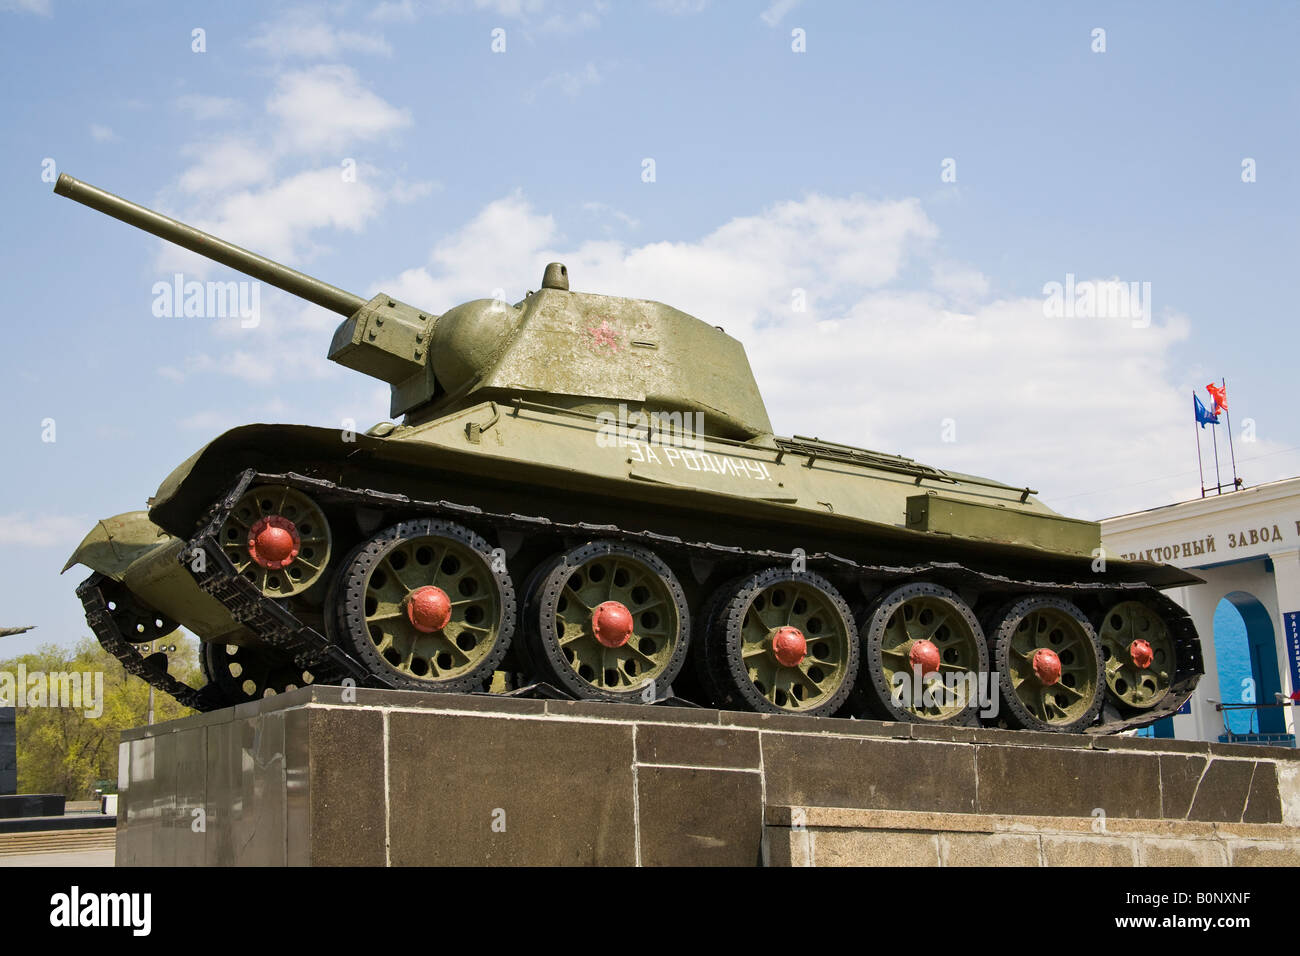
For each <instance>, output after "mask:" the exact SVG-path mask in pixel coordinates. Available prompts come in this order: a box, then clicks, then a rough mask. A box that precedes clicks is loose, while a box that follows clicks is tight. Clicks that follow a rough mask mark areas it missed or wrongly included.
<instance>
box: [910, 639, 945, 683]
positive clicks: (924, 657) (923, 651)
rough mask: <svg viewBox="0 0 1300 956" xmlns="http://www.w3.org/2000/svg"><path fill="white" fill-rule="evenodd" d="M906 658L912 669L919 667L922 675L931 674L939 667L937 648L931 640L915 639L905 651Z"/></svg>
mask: <svg viewBox="0 0 1300 956" xmlns="http://www.w3.org/2000/svg"><path fill="white" fill-rule="evenodd" d="M907 660H908V662H909V663H910V664H911V665H912V670H916V669H917V668H920V670H921V673H922V675H924V674H932V673H934V672H935V671H937V670H938V669H939V648H937V647H935V646H934V642H933V641H917V642H915V643H914V644H913V645H912V649H911V650H910V651H908V652H907Z"/></svg>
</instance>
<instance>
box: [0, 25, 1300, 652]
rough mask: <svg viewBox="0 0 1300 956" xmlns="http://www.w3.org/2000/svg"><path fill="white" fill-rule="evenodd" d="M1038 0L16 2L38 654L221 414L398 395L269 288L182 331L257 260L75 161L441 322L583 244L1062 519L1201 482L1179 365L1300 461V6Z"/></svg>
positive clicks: (328, 407)
mask: <svg viewBox="0 0 1300 956" xmlns="http://www.w3.org/2000/svg"><path fill="white" fill-rule="evenodd" d="M1046 6H1047V5H1040V4H1032V3H1022V4H1020V3H1002V4H987V5H986V4H979V5H976V4H963V3H951V4H946V3H928V4H926V3H916V4H902V3H899V4H866V3H864V4H847V3H846V4H831V3H825V2H822V3H818V2H813V0H807V2H803V3H789V2H777V3H773V2H771V0H762V2H758V3H721V2H717V0H715V2H712V3H710V2H687V0H682V2H664V3H654V2H647V3H623V4H614V3H590V2H578V3H558V2H551V0H495V2H480V3H476V2H468V0H467V2H461V3H456V2H441V3H419V2H416V0H410V2H388V3H375V2H372V3H338V4H318V5H316V4H313V5H307V4H296V3H284V4H274V3H272V4H262V3H258V4H254V3H226V4H221V5H213V6H212V8H211V9H205V8H204V7H203V6H200V5H197V4H195V5H178V4H164V3H143V2H140V3H116V4H73V3H71V2H67V0H17V2H15V0H4V2H0V27H2V29H0V46H2V49H0V53H2V54H3V55H0V71H3V85H4V89H5V90H6V92H7V95H6V96H5V99H4V101H3V105H0V110H3V124H2V127H0V128H3V130H4V134H5V137H4V142H5V148H4V150H3V151H2V152H0V172H2V173H3V175H2V176H0V190H3V201H4V209H5V212H6V214H5V215H4V216H3V217H2V218H0V238H2V240H3V248H4V256H3V258H2V259H0V274H2V275H3V279H4V286H5V290H6V292H7V293H8V294H7V297H6V298H7V300H8V301H9V303H10V308H11V310H12V314H11V318H10V321H9V322H8V323H7V324H6V330H7V341H6V345H5V348H4V349H3V350H0V381H3V382H4V383H5V385H4V387H5V389H6V394H7V396H8V402H7V405H8V414H6V415H5V416H4V417H3V418H2V419H0V437H2V438H3V445H2V446H0V447H3V448H4V450H5V454H4V467H3V469H0V545H2V546H3V549H2V550H0V574H2V575H3V580H4V581H5V582H6V583H5V585H4V589H3V592H0V596H2V597H3V600H2V601H0V624H6V625H15V624H37V625H40V627H39V630H37V631H36V632H34V633H33V634H32V635H30V636H28V637H23V638H10V639H7V643H6V648H5V651H6V652H8V653H19V652H21V651H23V650H25V649H27V648H28V647H30V646H32V645H33V644H35V643H37V642H40V641H57V642H60V643H66V642H70V641H72V640H75V639H76V638H77V637H79V636H82V635H83V634H85V633H86V629H85V627H84V624H83V623H82V621H81V615H80V609H79V607H78V605H77V602H76V600H75V597H74V595H73V589H74V587H75V585H76V583H77V580H79V577H80V576H82V574H83V572H82V571H81V569H78V570H76V571H70V572H69V573H68V574H67V575H65V576H64V577H62V578H60V577H59V575H58V570H59V568H60V567H61V566H62V564H63V561H64V559H65V558H66V556H67V554H68V553H69V552H70V551H71V549H72V548H73V547H75V545H76V543H77V541H78V540H80V538H81V536H82V534H83V533H84V532H85V531H86V530H88V529H89V527H90V526H91V525H92V524H93V522H94V520H95V519H97V518H99V517H103V516H107V515H112V514H116V513H118V512H122V511H127V510H131V509H135V508H140V507H143V502H144V499H145V498H146V497H147V496H148V495H150V494H152V493H153V491H154V490H155V488H156V487H157V485H158V483H159V482H160V481H161V479H162V478H163V477H164V476H165V475H166V474H167V472H168V471H170V470H171V468H173V467H174V466H175V465H176V464H177V463H179V462H180V461H181V460H182V459H184V458H185V457H186V456H188V455H189V454H190V453H191V452H193V451H194V450H195V449H196V448H197V447H199V446H200V445H201V444H202V443H204V442H205V441H207V440H209V439H210V438H212V437H215V435H216V434H218V433H219V432H220V431H221V430H222V429H224V428H226V427H230V426H233V425H236V424H239V423H242V422H252V421H285V422H303V423H311V424H325V425H337V424H338V423H339V422H340V421H341V420H342V419H343V418H346V417H352V418H355V419H356V420H357V421H358V422H359V423H361V424H362V426H363V427H364V426H365V425H366V424H368V423H369V422H371V421H374V420H378V419H381V418H383V417H384V415H385V413H386V410H387V403H386V399H385V396H384V391H383V388H382V387H381V386H379V384H378V383H376V382H373V381H371V380H368V379H365V378H362V377H360V376H358V375H355V374H353V373H349V372H347V371H346V370H343V369H339V368H335V367H333V366H331V364H330V363H329V362H327V361H326V359H325V352H326V349H327V347H328V343H329V335H330V331H331V330H332V328H333V326H334V325H335V324H336V322H337V317H335V316H333V315H331V314H330V313H326V312H323V311H322V310H319V309H316V308H314V307H311V306H303V305H302V304H300V303H298V302H296V301H295V300H292V299H289V298H287V297H284V296H281V295H279V294H277V293H274V292H273V290H269V289H263V290H262V299H261V305H262V309H261V321H260V322H259V324H258V326H257V327H256V328H242V327H241V325H240V323H239V321H238V320H237V319H218V318H160V317H156V316H155V315H154V314H153V311H152V308H151V306H152V303H153V293H152V288H153V285H154V283H155V282H158V281H160V280H169V279H170V277H171V276H172V275H173V274H174V273H175V272H176V271H183V272H184V273H185V274H186V275H187V276H188V277H192V278H199V279H209V278H218V279H219V278H224V277H227V273H225V272H224V271H223V270H221V269H219V268H212V267H209V266H208V265H207V264H204V263H202V262H201V261H200V260H197V259H195V258H194V257H192V256H189V255H188V254H178V253H177V252H176V251H174V250H172V249H170V248H167V247H164V246H163V244H162V243H160V242H159V241H158V240H155V239H153V238H152V237H149V236H146V235H144V234H142V233H138V232H136V231H135V230H132V229H130V228H129V227H127V226H125V225H122V224H119V223H116V222H114V221H112V220H109V219H106V218H105V217H102V216H100V215H98V214H96V213H93V212H91V211H89V210H87V209H84V208H82V207H80V206H78V205H76V204H74V203H71V202H68V201H66V200H63V199H60V198H57V197H54V196H53V195H52V194H51V192H50V188H51V186H50V183H48V182H44V181H42V172H43V169H44V167H43V163H44V161H45V160H47V159H49V160H53V163H54V167H55V169H56V170H57V172H68V173H70V174H72V175H74V176H77V177H79V178H82V179H85V180H87V181H89V182H91V183H94V184H96V185H99V186H102V187H104V188H107V189H109V190H111V191H114V192H117V193H119V194H121V195H124V196H126V197H128V198H130V199H133V200H136V201H138V202H142V203H144V204H146V205H150V206H153V207H155V208H159V209H162V210H163V211H166V212H168V213H169V214H172V215H175V216H178V217H180V218H183V219H186V220H189V221H193V222H195V223H196V224H201V225H203V226H204V227H206V228H209V229H211V230H212V231H215V232H218V234H221V235H223V236H225V237H227V238H230V239H232V240H234V241H237V242H242V243H245V244H247V245H249V246H250V247H252V248H254V249H255V250H257V251H259V252H263V253H265V254H268V255H271V256H274V257H281V258H283V259H284V260H285V261H286V262H288V263H289V264H291V265H294V266H296V267H298V268H300V269H303V270H305V271H307V272H310V273H313V274H316V275H319V276H320V277H322V278H324V279H326V280H328V281H330V282H332V283H334V284H336V285H339V286H342V287H343V288H345V289H348V290H350V291H354V292H357V293H358V294H361V295H367V296H368V295H370V294H373V293H374V292H377V291H379V290H380V289H383V290H384V291H387V292H390V293H392V294H395V295H397V296H399V297H400V298H402V299H404V300H406V301H409V302H412V303H413V304H417V305H419V306H420V307H422V308H427V309H430V310H433V311H437V312H441V311H445V310H446V309H447V308H448V307H450V306H452V305H454V304H456V303H458V302H460V301H464V300H466V299H472V298H480V297H484V296H490V295H492V294H493V293H494V291H495V290H497V289H502V290H504V292H505V295H506V296H507V298H509V299H510V300H511V301H514V300H515V299H517V298H519V297H521V296H522V295H523V293H524V292H525V291H527V290H528V289H532V288H536V287H537V285H538V283H539V282H540V278H541V272H542V267H543V266H544V265H545V263H546V262H547V261H550V260H551V259H556V258H559V259H563V260H564V261H565V262H567V263H568V265H569V268H570V272H571V275H572V277H573V285H574V287H575V288H579V289H583V290H585V291H595V292H605V293H611V294H624V295H631V296H637V297H644V298H652V299H658V300H661V301H666V302H669V303H671V304H673V305H675V306H677V307H679V308H682V309H684V310H686V311H688V312H691V313H693V314H696V315H699V316H700V317H701V318H705V319H708V320H709V321H711V322H714V323H715V324H720V325H723V326H725V327H726V328H727V330H728V331H729V332H730V333H732V334H733V335H736V336H737V337H738V338H740V339H741V340H742V341H743V342H744V343H745V345H746V348H747V350H748V353H749V356H750V360H751V363H752V364H753V366H754V368H755V372H756V374H757V375H758V378H759V383H760V386H761V387H762V388H763V391H764V394H765V397H766V399H767V402H768V406H769V411H770V412H771V414H772V418H773V421H774V424H775V425H776V427H777V429H778V430H779V431H781V432H784V433H792V432H798V433H801V434H813V433H815V434H818V435H820V436H822V437H827V438H832V439H835V440H840V441H845V442H850V443H854V444H861V445H865V446H867V447H873V448H880V449H882V450H886V451H891V452H901V453H903V454H907V455H911V456H914V457H917V458H920V459H922V460H925V461H927V462H930V463H932V464H935V465H938V466H940V467H950V468H953V469H957V470H967V471H972V472H975V473H980V474H988V475H991V476H993V477H997V478H1001V479H1004V480H1008V481H1013V482H1017V483H1028V484H1031V485H1033V486H1034V487H1036V488H1038V489H1039V490H1040V491H1041V492H1042V496H1043V498H1044V500H1046V501H1047V503H1048V504H1050V505H1053V506H1054V507H1057V508H1059V509H1060V510H1062V511H1065V512H1067V513H1070V514H1075V515H1079V516H1083V517H1094V518H1095V517H1101V516H1104V515H1107V514H1114V513H1118V512H1122V511H1127V510H1133V509H1137V508H1142V507H1150V506H1154V505H1158V504H1162V503H1165V502H1168V501H1171V500H1175V499H1178V498H1184V497H1187V496H1189V495H1194V494H1196V493H1197V478H1196V471H1195V466H1196V462H1195V445H1194V443H1193V435H1192V426H1191V410H1190V407H1189V406H1190V404H1191V403H1190V400H1189V398H1188V394H1187V393H1188V392H1189V391H1190V390H1191V389H1192V388H1194V387H1196V388H1203V386H1204V385H1205V383H1206V382H1208V381H1210V380H1211V379H1214V380H1217V379H1218V378H1220V377H1226V378H1227V380H1228V383H1229V399H1230V405H1231V408H1232V413H1233V422H1234V426H1235V427H1236V429H1237V437H1238V441H1237V444H1236V452H1237V457H1238V459H1239V461H1240V463H1241V469H1240V470H1241V473H1242V474H1243V476H1244V477H1245V478H1246V480H1247V481H1248V482H1249V483H1258V482H1261V481H1265V480H1271V479H1275V478H1279V477H1286V476H1290V475H1295V474H1297V473H1300V453H1298V452H1297V449H1298V448H1300V424H1297V422H1296V420H1295V414H1294V409H1295V400H1294V397H1293V387H1294V386H1293V383H1294V372H1293V370H1292V365H1293V361H1294V360H1293V354H1292V353H1294V351H1295V345H1296V339H1297V333H1296V331H1295V322H1294V316H1293V314H1292V313H1293V310H1294V303H1295V291H1296V288H1295V287H1296V276H1297V271H1298V270H1297V268H1296V263H1297V259H1298V253H1300V243H1298V242H1297V221H1298V220H1297V213H1298V212H1300V201H1298V200H1300V173H1298V172H1297V168H1296V163H1295V157H1296V156H1297V155H1300V127H1298V126H1297V116H1300V71H1297V70H1296V68H1295V60H1294V50H1295V49H1296V48H1297V45H1298V43H1300V11H1298V10H1297V8H1296V7H1295V5H1294V4H1281V3H1278V4H1271V3H1254V4H1251V5H1249V6H1239V7H1232V6H1228V5H1225V4H1208V3H1145V4H1141V5H1133V4H1108V3H1089V4H1071V5H1068V6H1067V5H1061V6H1060V8H1055V7H1053V8H1050V9H1049V8H1046ZM196 28H198V29H201V30H203V31H204V32H203V39H204V44H205V47H206V49H205V51H204V52H195V51H194V50H193V49H192V46H193V42H194V41H193V31H194V30H195V29H196ZM1097 28H1101V29H1103V30H1104V31H1105V51H1104V52H1094V49H1093V47H1094V45H1095V44H1096V41H1095V39H1094V36H1093V31H1094V30H1095V29H1097ZM497 29H500V30H504V31H505V51H504V52H500V53H494V52H493V51H492V41H493V31H494V30H497ZM795 30H801V31H803V33H804V37H805V38H806V50H805V52H794V51H793V50H792V42H793V41H792V31H795ZM647 158H650V159H653V160H654V164H655V178H654V181H653V182H645V181H643V176H642V169H643V160H645V159H647ZM1247 158H1250V159H1253V160H1254V161H1255V169H1256V181H1254V182H1250V183H1246V182H1243V181H1242V162H1243V160H1244V159H1247ZM348 160H351V161H354V162H355V168H356V170H357V176H356V181H355V182H345V181H344V180H343V177H342V176H341V174H340V170H341V168H343V164H344V163H345V162H346V161H348ZM945 160H953V161H954V163H955V166H951V167H950V168H955V172H956V181H955V182H951V181H944V180H943V179H942V177H941V173H942V171H943V169H944V163H945ZM1067 274H1068V275H1073V276H1074V277H1076V279H1077V280H1078V281H1082V282H1091V283H1099V284H1101V283H1106V282H1113V281H1120V282H1125V283H1131V282H1136V283H1139V286H1140V284H1142V283H1150V286H1149V288H1150V299H1149V305H1150V308H1149V310H1148V314H1147V316H1146V317H1145V320H1144V322H1143V321H1129V320H1128V318H1124V317H1121V318H1116V317H1113V316H1112V317H1105V316H1101V317H1078V316H1076V317H1073V318H1052V317H1048V316H1047V315H1045V313H1044V306H1043V303H1044V298H1045V296H1044V286H1045V285H1046V284H1047V283H1051V282H1062V283H1063V282H1064V281H1065V280H1066V276H1067ZM1098 287H1099V288H1102V287H1103V286H1098ZM795 290H803V294H804V297H805V299H806V301H807V302H808V307H807V309H806V311H802V312H798V311H796V310H794V309H793V308H792V305H791V303H792V300H793V293H794V291H795ZM1144 323H1145V324H1144ZM1203 394H1204V393H1203V392H1202V395H1203ZM1246 418H1251V419H1253V425H1254V438H1255V441H1253V442H1247V441H1243V440H1242V439H1243V438H1245V437H1247V435H1245V434H1243V432H1242V427H1243V425H1244V420H1245V419H1246ZM46 419H53V421H54V423H55V438H56V440H55V441H53V442H46V441H42V433H43V425H42V422H43V421H44V420H46ZM945 422H951V425H949V426H947V428H946V430H945ZM1206 437H1207V438H1208V437H1209V434H1208V432H1207V433H1206ZM1220 437H1221V438H1222V437H1225V436H1224V435H1223V434H1222V433H1221V434H1220ZM1225 460H1226V456H1225ZM1208 462H1209V457H1208V447H1207V463H1208Z"/></svg>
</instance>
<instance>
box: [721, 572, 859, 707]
mask: <svg viewBox="0 0 1300 956" xmlns="http://www.w3.org/2000/svg"><path fill="white" fill-rule="evenodd" d="M702 636H703V638H704V641H705V643H704V647H703V648H702V651H703V666H702V673H701V677H702V681H701V683H703V684H704V686H705V690H706V692H707V693H708V694H709V696H710V697H711V698H712V700H713V703H715V704H716V705H718V706H719V707H724V708H728V709H733V710H736V709H739V710H754V711H759V712H761V713H769V714H807V715H809V716H814V717H824V716H829V715H830V714H833V713H834V712H835V711H837V710H839V708H840V707H841V706H842V705H843V704H844V701H845V700H846V699H847V698H848V696H849V692H850V691H851V690H852V689H853V679H854V677H856V676H857V672H858V655H859V650H858V630H857V627H856V625H855V624H854V623H853V615H852V613H851V612H850V610H849V606H848V604H847V603H845V601H844V598H842V597H841V596H840V593H839V591H838V590H836V588H835V586H834V585H833V584H831V583H830V581H828V580H826V579H825V578H823V577H822V576H821V575H819V574H814V573H812V572H810V571H791V570H789V569H788V568H781V567H777V568H768V569H766V570H763V571H758V572H756V573H754V574H750V575H748V576H746V577H744V578H740V579H738V580H736V581H733V582H731V583H730V584H726V585H724V586H723V587H722V588H720V589H719V590H718V591H717V592H715V594H714V595H713V596H712V597H711V598H710V599H709V603H708V605H707V608H706V616H705V631H704V633H703V635H702Z"/></svg>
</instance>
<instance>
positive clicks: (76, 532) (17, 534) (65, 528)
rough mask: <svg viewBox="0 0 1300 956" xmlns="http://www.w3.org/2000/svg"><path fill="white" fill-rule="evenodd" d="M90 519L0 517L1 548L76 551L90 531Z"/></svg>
mask: <svg viewBox="0 0 1300 956" xmlns="http://www.w3.org/2000/svg"><path fill="white" fill-rule="evenodd" d="M90 525H91V522H90V521H89V519H86V518H80V517H76V516H73V515H28V514H27V513H26V512H18V513H16V514H0V544H3V545H16V546H18V547H25V548H52V547H57V546H67V547H73V546H75V545H76V544H77V542H78V541H80V540H81V539H82V538H84V537H85V536H86V532H88V531H89V530H90Z"/></svg>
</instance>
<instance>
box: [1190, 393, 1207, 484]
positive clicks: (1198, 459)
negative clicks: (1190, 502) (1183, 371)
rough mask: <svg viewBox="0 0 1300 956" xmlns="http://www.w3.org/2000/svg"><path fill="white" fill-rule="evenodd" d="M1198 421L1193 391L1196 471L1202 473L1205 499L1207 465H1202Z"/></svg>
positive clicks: (1199, 425) (1200, 426)
mask: <svg viewBox="0 0 1300 956" xmlns="http://www.w3.org/2000/svg"><path fill="white" fill-rule="evenodd" d="M1202 427H1203V426H1202V425H1201V423H1200V422H1198V421H1196V389H1192V431H1194V432H1196V470H1197V471H1199V472H1200V473H1201V497H1202V498H1204V497H1205V465H1204V464H1202V463H1201V428H1202Z"/></svg>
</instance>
